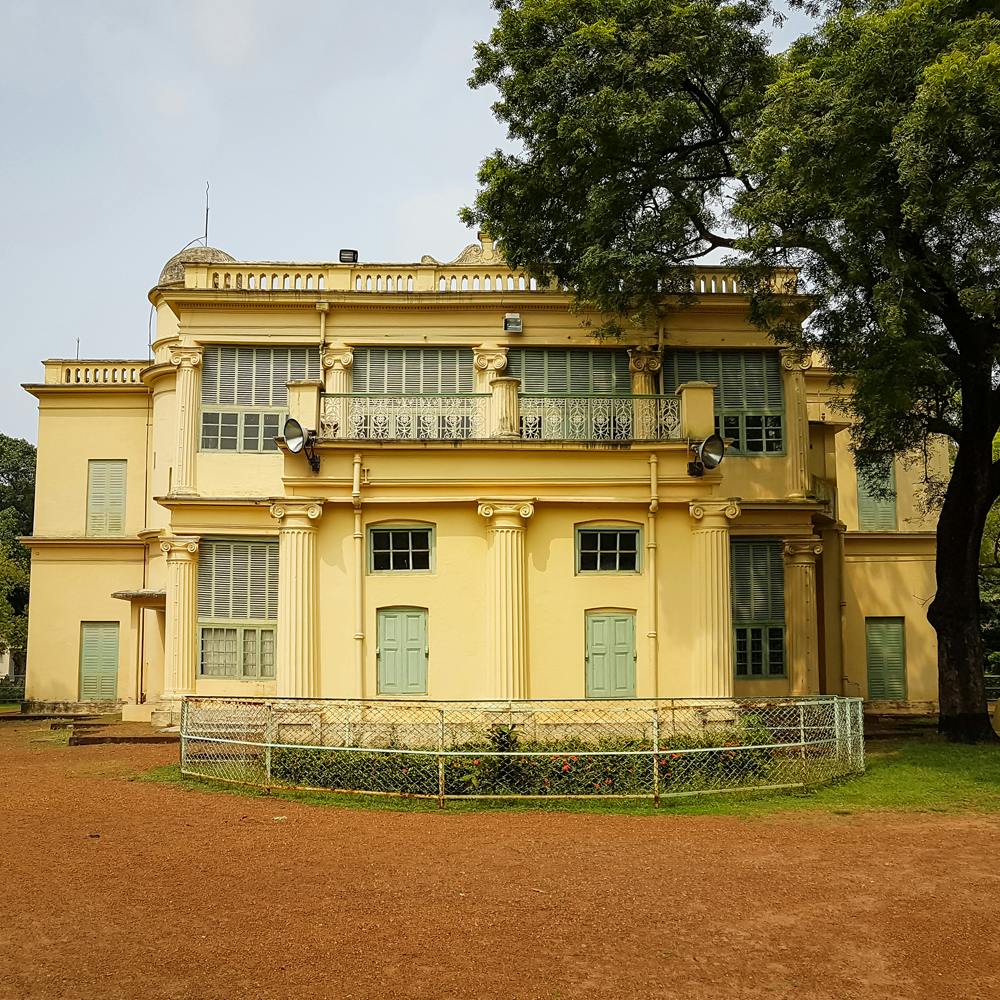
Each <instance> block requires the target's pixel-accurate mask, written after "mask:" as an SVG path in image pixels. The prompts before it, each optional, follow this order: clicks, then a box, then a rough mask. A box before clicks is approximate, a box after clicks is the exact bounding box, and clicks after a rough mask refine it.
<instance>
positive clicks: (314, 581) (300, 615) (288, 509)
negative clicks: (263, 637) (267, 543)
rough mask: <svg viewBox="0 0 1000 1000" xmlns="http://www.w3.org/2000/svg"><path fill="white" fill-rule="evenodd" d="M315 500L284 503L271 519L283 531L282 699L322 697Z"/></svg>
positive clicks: (280, 549) (280, 569)
mask: <svg viewBox="0 0 1000 1000" xmlns="http://www.w3.org/2000/svg"><path fill="white" fill-rule="evenodd" d="M322 514H323V508H322V506H321V505H320V504H319V503H317V502H316V501H314V500H283V501H281V502H279V503H276V504H273V505H272V507H271V516H272V517H273V518H274V519H275V520H277V521H278V522H279V524H280V528H279V531H278V637H277V649H276V660H277V662H276V668H275V672H276V674H277V681H278V697H280V698H317V697H319V694H320V690H319V565H318V559H317V554H316V522H317V521H318V520H319V518H320V517H321V516H322Z"/></svg>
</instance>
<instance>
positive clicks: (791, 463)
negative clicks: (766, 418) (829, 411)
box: [781, 350, 812, 499]
mask: <svg viewBox="0 0 1000 1000" xmlns="http://www.w3.org/2000/svg"><path fill="white" fill-rule="evenodd" d="M811 367H812V354H811V353H810V352H809V351H800V350H786V351H782V352H781V370H782V375H783V377H784V383H785V385H784V390H785V448H786V449H787V451H788V461H787V463H786V468H787V470H788V482H787V493H788V496H789V497H793V498H795V499H800V498H805V497H807V496H808V495H809V493H810V489H811V479H810V476H809V414H808V411H807V409H806V377H805V373H806V371H807V370H808V369H809V368H811Z"/></svg>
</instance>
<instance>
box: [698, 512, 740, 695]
mask: <svg viewBox="0 0 1000 1000" xmlns="http://www.w3.org/2000/svg"><path fill="white" fill-rule="evenodd" d="M689 510H690V513H691V517H692V518H693V519H694V522H695V523H694V527H693V532H692V533H693V535H694V553H693V555H694V566H693V570H694V574H693V575H694V609H695V615H694V627H695V643H694V648H695V663H694V682H695V693H696V694H697V695H698V696H700V697H704V698H731V697H732V696H733V611H732V592H731V589H730V588H731V582H730V571H729V522H730V521H732V520H733V519H734V518H736V517H738V516H739V513H740V508H739V504H737V503H736V502H735V501H734V500H721V501H720V500H711V501H709V500H704V501H699V502H696V503H692V504H691V505H690V508H689Z"/></svg>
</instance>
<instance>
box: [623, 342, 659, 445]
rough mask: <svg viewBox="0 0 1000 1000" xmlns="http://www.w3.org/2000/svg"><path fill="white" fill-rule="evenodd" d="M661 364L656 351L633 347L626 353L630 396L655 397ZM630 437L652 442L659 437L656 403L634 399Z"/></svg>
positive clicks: (650, 400)
mask: <svg viewBox="0 0 1000 1000" xmlns="http://www.w3.org/2000/svg"><path fill="white" fill-rule="evenodd" d="M662 365H663V362H662V361H661V360H660V355H659V354H657V353H656V351H652V350H650V349H649V348H647V347H634V348H632V349H631V350H630V351H629V352H628V369H629V371H630V372H631V373H632V395H633V396H635V397H639V396H655V395H656V390H657V388H658V387H657V384H656V373H657V372H658V371H659V370H660V368H661V367H662ZM632 406H633V410H634V416H633V430H632V436H633V437H634V438H636V439H637V440H640V441H647V440H652V439H654V438H657V437H659V436H660V434H659V433H658V430H659V429H658V427H657V419H656V418H657V411H656V401H655V400H652V399H646V400H643V399H638V398H637V399H634V400H633V402H632Z"/></svg>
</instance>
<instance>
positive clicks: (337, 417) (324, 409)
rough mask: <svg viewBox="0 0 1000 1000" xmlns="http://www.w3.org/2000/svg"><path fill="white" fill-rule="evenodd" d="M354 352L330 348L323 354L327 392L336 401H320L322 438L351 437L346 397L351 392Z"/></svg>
mask: <svg viewBox="0 0 1000 1000" xmlns="http://www.w3.org/2000/svg"><path fill="white" fill-rule="evenodd" d="M353 364H354V352H353V351H352V350H351V349H350V348H348V347H338V348H333V347H331V348H328V349H326V350H325V351H324V352H323V375H324V382H325V391H326V392H327V393H330V394H332V395H334V396H335V397H339V398H334V399H324V400H321V401H320V419H319V423H320V427H319V430H320V436H321V437H333V438H343V437H349V434H348V433H347V427H348V404H349V400H347V399H345V398H344V397H345V396H346V395H347V394H348V393H349V392H350V391H351V365H353Z"/></svg>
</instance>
